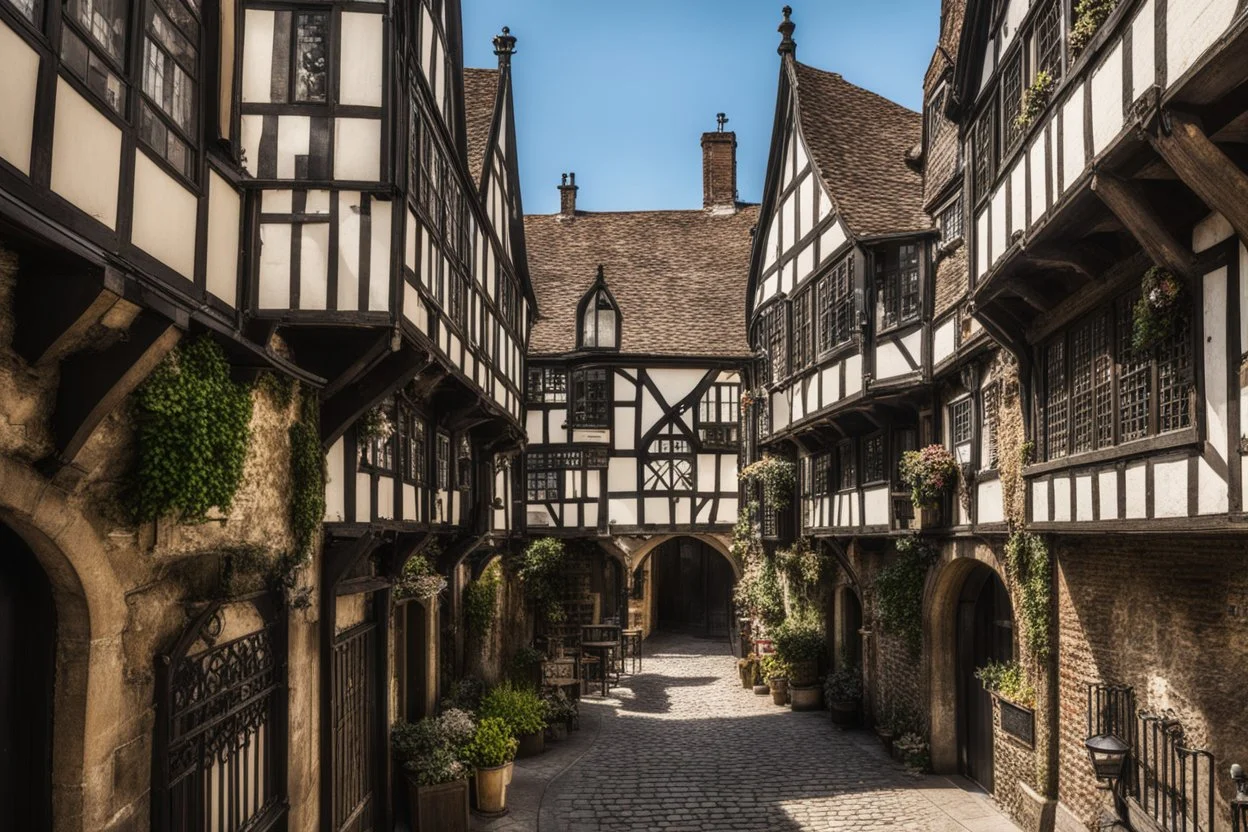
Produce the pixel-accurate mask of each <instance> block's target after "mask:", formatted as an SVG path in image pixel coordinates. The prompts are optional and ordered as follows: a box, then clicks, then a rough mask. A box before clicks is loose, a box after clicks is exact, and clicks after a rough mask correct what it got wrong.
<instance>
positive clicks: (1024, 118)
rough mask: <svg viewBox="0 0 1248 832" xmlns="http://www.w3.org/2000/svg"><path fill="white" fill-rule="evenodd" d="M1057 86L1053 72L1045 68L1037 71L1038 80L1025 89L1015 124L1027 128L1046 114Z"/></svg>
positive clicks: (1021, 128)
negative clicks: (1050, 97)
mask: <svg viewBox="0 0 1248 832" xmlns="http://www.w3.org/2000/svg"><path fill="white" fill-rule="evenodd" d="M1055 86H1056V80H1055V79H1054V77H1053V74H1052V73H1051V72H1049V71H1048V70H1045V69H1042V70H1040V71H1039V72H1037V73H1036V80H1034V81H1032V82H1031V86H1029V87H1028V88H1027V89H1025V90H1023V97H1022V101H1021V102H1020V104H1019V108H1018V115H1017V116H1015V117H1014V126H1015V127H1017V128H1018V129H1019V130H1026V129H1027V128H1028V127H1030V126H1031V125H1032V124H1034V123H1035V121H1036V119H1038V118H1040V116H1041V115H1043V114H1044V108H1045V107H1047V106H1049V96H1050V95H1052V94H1053V88H1054V87H1055Z"/></svg>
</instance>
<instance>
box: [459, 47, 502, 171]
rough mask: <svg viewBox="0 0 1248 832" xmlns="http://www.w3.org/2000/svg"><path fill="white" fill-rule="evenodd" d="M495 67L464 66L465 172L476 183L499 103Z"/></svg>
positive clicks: (497, 77)
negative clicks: (466, 167)
mask: <svg viewBox="0 0 1248 832" xmlns="http://www.w3.org/2000/svg"><path fill="white" fill-rule="evenodd" d="M498 79H499V72H498V70H497V69H469V68H465V69H464V125H465V127H464V130H465V133H467V139H468V172H469V173H470V174H472V181H473V183H474V184H475V185H477V186H478V187H479V186H480V184H481V170H482V168H483V167H484V166H485V154H486V151H487V149H488V148H487V145H488V144H489V141H490V127H492V126H493V123H494V110H495V105H496V104H497V103H498Z"/></svg>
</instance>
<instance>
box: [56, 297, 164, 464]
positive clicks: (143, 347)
mask: <svg viewBox="0 0 1248 832" xmlns="http://www.w3.org/2000/svg"><path fill="white" fill-rule="evenodd" d="M181 337H182V330H181V329H179V328H178V326H177V325H176V324H175V323H174V322H173V321H170V320H168V319H167V318H165V317H163V316H162V315H159V314H157V313H156V312H153V311H151V310H144V311H142V312H140V313H139V315H138V317H137V318H135V320H134V323H132V324H131V325H130V329H129V330H128V331H127V338H126V340H124V341H119V342H118V343H116V344H114V345H113V346H111V347H109V348H108V349H106V350H101V351H99V352H79V353H76V354H74V355H72V356H71V357H69V358H68V359H66V360H65V361H63V362H62V364H61V383H60V386H59V387H58V388H57V395H56V410H55V411H54V412H53V414H52V427H53V431H54V433H55V436H56V457H57V461H58V462H59V464H60V465H68V464H71V463H73V461H74V460H75V458H76V457H77V456H78V452H79V451H81V450H82V446H83V445H85V444H86V442H87V440H88V439H89V438H90V437H91V434H92V433H93V432H94V431H95V429H96V427H97V426H98V425H99V424H100V422H102V421H104V417H106V416H107V415H108V414H109V413H111V412H112V411H113V408H115V407H116V406H117V405H119V404H121V402H122V401H124V400H125V398H126V397H127V396H129V395H130V394H131V393H132V392H134V389H135V388H136V387H138V386H139V384H140V383H141V382H142V381H143V380H144V379H145V378H147V376H148V375H149V374H150V373H151V372H152V370H154V369H156V365H157V364H159V363H160V362H161V360H162V359H164V357H165V356H166V355H168V354H169V351H170V350H172V349H173V348H174V346H175V345H176V344H177V343H178V340H179V339H180V338H181Z"/></svg>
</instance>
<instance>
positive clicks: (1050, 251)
mask: <svg viewBox="0 0 1248 832" xmlns="http://www.w3.org/2000/svg"><path fill="white" fill-rule="evenodd" d="M1022 256H1023V259H1024V260H1026V261H1027V264H1028V265H1029V266H1031V267H1032V268H1033V269H1060V270H1062V271H1068V272H1073V273H1074V274H1076V275H1078V276H1079V277H1080V278H1082V279H1083V280H1084V281H1085V282H1087V283H1095V282H1096V281H1097V280H1099V279H1100V277H1099V275H1100V270H1101V269H1100V264H1099V261H1098V259H1097V258H1096V256H1095V255H1094V254H1093V253H1092V252H1090V251H1089V250H1088V249H1087V247H1085V246H1079V245H1075V244H1070V245H1063V246H1061V247H1060V248H1059V247H1057V246H1053V245H1045V246H1034V247H1025V248H1024V249H1023V252H1022ZM1002 288H1004V287H1002Z"/></svg>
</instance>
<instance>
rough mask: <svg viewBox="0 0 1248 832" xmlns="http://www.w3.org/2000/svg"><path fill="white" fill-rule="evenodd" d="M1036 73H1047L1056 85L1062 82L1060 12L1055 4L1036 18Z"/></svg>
mask: <svg viewBox="0 0 1248 832" xmlns="http://www.w3.org/2000/svg"><path fill="white" fill-rule="evenodd" d="M1033 37H1034V42H1035V49H1036V71H1037V73H1039V72H1047V73H1048V74H1049V76H1050V77H1051V78H1052V79H1053V83H1054V84H1055V85H1056V84H1057V82H1058V81H1060V80H1062V10H1061V8H1060V7H1059V6H1058V4H1057V3H1056V2H1054V3H1050V4H1049V6H1048V8H1046V9H1045V10H1044V11H1043V12H1041V13H1040V16H1039V17H1038V18H1036V29H1035V35H1034V36H1033Z"/></svg>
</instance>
